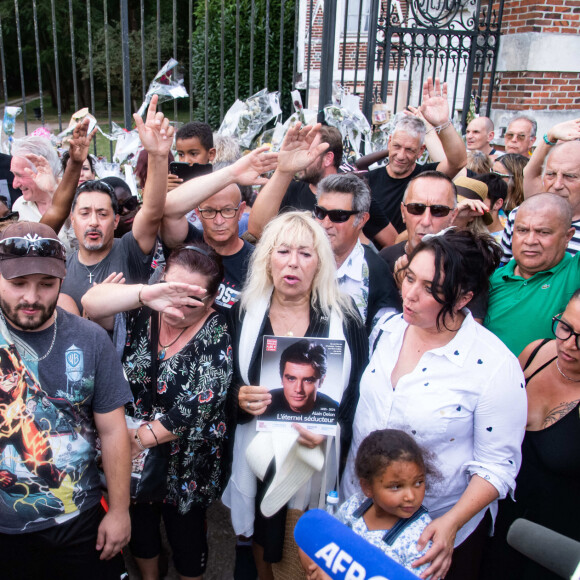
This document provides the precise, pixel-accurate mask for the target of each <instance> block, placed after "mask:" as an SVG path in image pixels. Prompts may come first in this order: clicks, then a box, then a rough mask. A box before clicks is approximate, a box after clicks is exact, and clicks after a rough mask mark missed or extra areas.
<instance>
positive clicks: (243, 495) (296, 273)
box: [223, 212, 368, 580]
mask: <svg viewBox="0 0 580 580" xmlns="http://www.w3.org/2000/svg"><path fill="white" fill-rule="evenodd" d="M231 332H232V343H233V349H234V381H233V385H232V390H231V403H232V407H234V413H235V416H236V417H235V421H236V422H237V428H236V433H235V445H234V450H233V466H232V476H231V479H230V482H229V483H228V486H227V488H226V491H225V492H224V496H223V501H224V503H225V504H226V505H228V506H229V507H231V508H232V522H233V525H234V529H235V531H236V533H237V534H238V535H239V536H245V537H250V536H251V537H253V551H254V558H255V561H256V566H257V568H258V573H259V576H260V579H261V580H263V579H267V578H274V577H276V576H279V575H280V574H282V575H285V574H288V573H289V572H288V571H289V570H294V566H296V570H298V571H301V568H300V564H299V560H298V553H297V550H296V549H295V546H294V550H292V549H288V548H289V545H290V544H291V543H293V539H292V537H291V531H292V528H293V525H294V524H295V522H296V521H297V519H298V517H299V514H301V513H302V512H303V511H304V510H305V509H307V508H309V507H322V506H323V505H324V502H325V497H326V493H327V492H328V491H329V490H332V489H336V486H337V477H338V472H339V469H340V463H342V461H341V460H340V459H341V456H342V455H343V453H344V452H346V451H347V450H348V446H349V442H350V439H351V428H352V420H353V416H354V411H355V407H356V402H357V399H358V383H359V380H360V375H361V372H362V369H363V367H364V365H365V363H366V359H367V354H368V344H367V338H366V336H365V331H364V326H363V324H362V321H361V320H360V317H359V315H358V313H357V311H356V307H355V306H354V303H353V302H352V300H351V299H350V298H349V297H348V296H345V295H343V294H341V293H340V291H339V289H338V283H337V280H336V268H335V261H334V256H333V253H332V249H331V247H330V242H329V241H328V238H327V237H326V234H325V233H324V230H323V229H322V228H321V227H320V226H319V225H318V224H317V223H316V222H315V221H314V220H313V219H312V217H311V216H310V215H309V214H308V213H306V212H288V213H285V214H282V215H280V216H278V217H277V218H275V219H274V220H272V221H271V222H270V223H269V224H268V226H267V227H266V228H265V230H264V233H263V235H262V238H261V240H260V242H259V243H258V245H257V247H256V250H255V252H254V254H253V256H252V261H251V264H250V268H249V272H248V279H247V282H246V285H245V288H244V291H243V293H242V298H241V300H240V302H239V303H238V304H236V307H235V310H234V316H233V328H232V329H231ZM268 335H274V336H295V337H326V338H331V339H337V340H344V341H345V356H344V362H343V372H342V385H340V387H341V389H340V391H341V393H342V395H341V397H340V401H339V407H338V425H339V428H338V430H337V436H336V437H327V436H324V435H315V434H313V433H311V432H310V431H308V430H307V429H306V428H304V427H303V426H301V425H294V430H292V431H291V432H288V431H286V432H283V433H282V432H279V431H276V432H259V433H258V432H257V431H256V422H257V418H258V417H260V415H262V414H264V413H265V412H266V411H267V409H268V406H269V405H270V404H271V403H272V396H271V395H270V393H269V390H268V387H266V386H263V385H260V368H261V359H262V342H263V341H262V338H263V337H264V336H268ZM338 433H340V435H338ZM267 448H269V449H272V450H273V452H275V453H276V454H277V457H280V455H279V452H280V450H281V449H282V448H283V449H284V450H285V451H284V453H285V457H286V460H285V462H284V465H283V466H281V468H278V469H276V467H275V466H274V462H273V461H271V460H272V459H273V456H270V455H269V454H268V453H267V452H264V449H267ZM248 449H249V453H246V451H247V450H248ZM248 457H249V458H250V459H251V465H250V463H249V462H248ZM256 473H257V474H258V475H256ZM290 473H291V474H292V476H293V477H292V479H291V480H290V479H289V478H287V477H285V475H288V474H290ZM285 536H286V543H285V541H284V540H285ZM288 536H290V537H288ZM292 552H293V553H292ZM272 564H274V566H272ZM287 577H292V576H287ZM295 577H300V576H295Z"/></svg>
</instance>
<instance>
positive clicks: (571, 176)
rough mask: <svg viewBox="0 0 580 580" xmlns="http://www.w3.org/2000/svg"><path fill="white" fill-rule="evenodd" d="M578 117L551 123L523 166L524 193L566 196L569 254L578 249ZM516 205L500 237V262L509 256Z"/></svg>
mask: <svg viewBox="0 0 580 580" xmlns="http://www.w3.org/2000/svg"><path fill="white" fill-rule="evenodd" d="M578 139H580V118H578V119H574V120H572V121H565V122H564V123H559V124H558V125H555V126H554V127H552V128H551V129H550V130H549V131H548V132H547V133H546V134H545V135H544V137H543V138H542V139H540V141H539V143H538V145H537V146H536V148H535V150H534V154H533V155H532V158H531V159H530V161H529V163H528V164H527V165H526V167H525V168H524V197H525V198H526V199H528V198H529V197H531V196H532V195H534V194H536V193H538V192H540V191H545V192H548V193H555V194H556V195H559V196H560V197H563V198H564V199H567V200H568V202H569V203H570V207H571V208H572V227H573V228H574V229H575V230H576V231H575V233H574V236H573V237H572V239H571V240H570V242H569V244H568V250H567V251H568V252H569V253H571V254H572V255H574V254H576V253H577V252H578V251H580V142H579V141H578ZM517 212H518V208H517V207H516V208H515V209H514V210H512V211H511V212H510V214H509V216H508V220H507V223H506V226H505V231H504V234H503V237H502V241H501V248H502V251H503V257H502V263H503V264H507V263H508V262H509V261H510V259H511V257H512V235H513V228H514V222H515V219H516V215H517Z"/></svg>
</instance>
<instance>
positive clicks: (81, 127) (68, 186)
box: [40, 118, 97, 232]
mask: <svg viewBox="0 0 580 580" xmlns="http://www.w3.org/2000/svg"><path fill="white" fill-rule="evenodd" d="M89 123H90V120H89V119H87V118H85V119H83V120H82V121H81V122H80V123H77V126H76V127H75V128H74V130H73V134H72V137H71V139H70V141H69V149H68V150H69V155H70V157H69V160H68V163H67V165H66V169H65V170H64V174H63V176H62V179H61V180H60V183H59V184H58V187H57V188H56V191H55V192H54V195H53V197H52V204H51V205H50V207H49V208H48V209H47V210H46V212H45V213H44V215H43V216H42V218H41V219H40V223H43V224H46V225H48V226H50V227H51V228H52V229H53V230H54V231H55V232H58V231H60V228H62V226H63V225H64V222H65V221H66V219H67V218H68V216H69V214H70V209H71V206H72V201H73V198H74V196H75V192H76V190H77V186H78V183H79V178H80V176H81V169H82V167H83V163H84V162H85V161H86V160H87V157H88V155H89V146H90V144H91V140H92V138H93V137H94V136H95V133H96V131H97V130H96V129H94V130H93V131H92V132H91V133H90V134H88V133H87V131H88V128H89Z"/></svg>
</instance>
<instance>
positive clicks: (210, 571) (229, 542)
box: [125, 502, 236, 580]
mask: <svg viewBox="0 0 580 580" xmlns="http://www.w3.org/2000/svg"><path fill="white" fill-rule="evenodd" d="M207 520H208V522H207V523H208V534H209V561H208V566H207V572H206V573H205V574H204V580H232V578H233V576H234V552H235V546H236V536H235V534H234V531H233V529H232V526H231V524H230V512H229V510H228V509H227V508H226V507H225V506H224V505H223V504H222V503H221V502H218V503H215V504H214V505H213V506H212V507H211V508H210V509H209V510H208V517H207ZM164 548H165V554H166V555H167V559H168V562H169V569H168V571H167V574H166V575H165V576H164V577H163V578H164V579H165V580H179V575H178V574H177V572H176V571H175V569H174V568H173V566H172V565H171V557H170V555H169V552H170V551H169V547H168V546H167V545H165V546H164ZM127 552H128V550H127ZM125 561H126V564H127V570H128V571H129V578H130V580H137V579H139V578H141V575H140V574H139V571H138V570H137V567H136V565H135V562H134V560H133V559H132V558H131V556H130V554H129V553H126V554H125Z"/></svg>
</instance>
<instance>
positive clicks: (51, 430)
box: [0, 308, 132, 534]
mask: <svg viewBox="0 0 580 580" xmlns="http://www.w3.org/2000/svg"><path fill="white" fill-rule="evenodd" d="M57 313H58V314H57V329H58V330H57V335H56V340H55V341H54V345H53V346H52V350H51V351H50V354H49V356H48V357H47V358H46V359H44V360H42V361H38V360H37V359H38V358H41V357H43V355H44V354H45V353H47V352H48V351H49V349H50V347H51V344H52V341H53V332H54V325H52V326H50V327H49V328H47V329H45V330H42V331H39V332H21V331H17V330H15V329H13V328H12V327H9V328H10V333H11V335H12V338H13V340H14V343H15V346H11V345H10V344H9V342H8V341H7V340H6V339H5V337H3V336H1V335H0V366H1V368H0V374H1V377H0V532H3V533H9V534H18V533H28V532H34V531H37V530H41V529H44V528H49V527H52V526H54V525H57V524H59V523H62V522H64V521H68V520H69V519H71V518H73V517H75V516H76V515H78V514H79V513H80V512H81V511H84V510H86V509H89V508H91V507H93V506H94V505H96V504H97V503H98V502H99V501H100V498H101V495H102V494H101V490H100V487H99V475H98V471H97V467H96V463H95V455H96V436H97V433H96V429H95V423H94V420H93V413H108V412H110V411H113V410H114V409H117V408H118V407H122V406H124V404H125V403H127V402H129V401H131V400H132V396H131V391H130V389H129V386H128V384H127V381H126V380H125V378H124V375H123V369H122V366H121V363H120V361H119V359H118V357H117V356H116V353H115V350H114V348H113V344H112V342H111V340H110V339H109V337H108V335H107V333H106V332H105V331H104V330H103V329H102V328H100V327H98V326H97V325H96V324H94V323H92V322H89V321H88V320H84V319H82V318H79V317H78V316H73V315H72V314H69V313H68V312H66V311H64V310H62V309H60V308H58V309H57Z"/></svg>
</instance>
